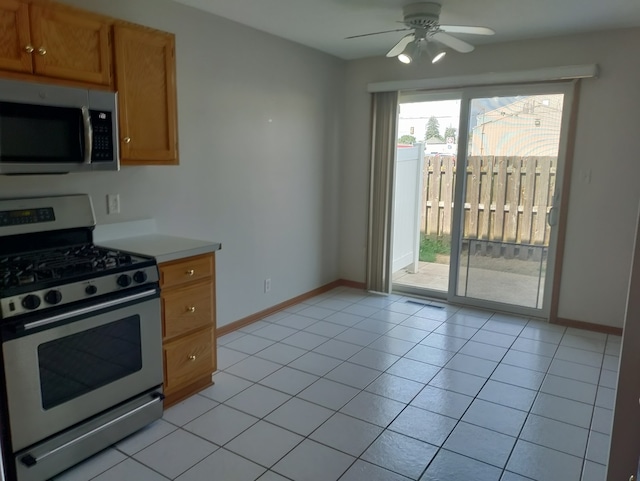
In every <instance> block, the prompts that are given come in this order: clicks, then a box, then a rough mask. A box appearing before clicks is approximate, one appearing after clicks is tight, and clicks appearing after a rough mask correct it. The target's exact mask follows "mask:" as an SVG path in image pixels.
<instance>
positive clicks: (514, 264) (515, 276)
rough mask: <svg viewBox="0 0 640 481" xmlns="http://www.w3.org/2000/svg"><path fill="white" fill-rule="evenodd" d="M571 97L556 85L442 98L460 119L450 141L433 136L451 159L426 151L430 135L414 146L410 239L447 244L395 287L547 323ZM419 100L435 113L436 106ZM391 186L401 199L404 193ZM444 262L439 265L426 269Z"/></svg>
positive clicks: (565, 86) (567, 87) (566, 86)
mask: <svg viewBox="0 0 640 481" xmlns="http://www.w3.org/2000/svg"><path fill="white" fill-rule="evenodd" d="M572 91H573V84H572V83H557V84H545V85H522V86H508V87H493V88H475V89H472V88H469V89H462V90H461V91H459V92H458V93H457V99H456V98H455V96H456V94H455V93H450V94H447V95H448V97H449V100H450V101H454V100H455V101H456V102H457V104H452V105H455V106H456V108H457V112H456V114H455V115H454V114H451V116H452V118H455V117H456V116H458V117H459V119H460V122H459V127H458V125H457V123H456V125H455V127H453V125H452V126H451V128H450V130H449V131H448V134H452V133H453V132H455V139H451V137H452V135H447V134H445V132H444V129H443V131H442V132H441V133H440V135H439V137H440V138H441V139H442V146H445V148H446V145H447V143H449V144H450V145H451V144H454V145H455V146H456V149H455V155H447V154H448V152H431V151H430V150H431V149H430V147H429V137H430V136H429V135H428V134H424V139H420V140H423V142H426V146H424V157H423V158H421V160H422V165H423V167H422V170H421V172H420V173H419V174H416V175H420V176H421V183H420V187H419V189H418V191H419V195H420V196H421V197H420V200H419V202H417V203H416V205H418V206H419V208H418V212H419V218H418V219H419V223H418V225H419V226H420V232H419V233H418V234H417V235H416V236H415V237H414V238H415V239H417V240H419V244H418V249H420V248H422V250H424V249H425V247H427V248H430V249H432V250H433V246H434V245H435V246H436V248H439V247H442V246H443V245H444V246H446V247H447V249H446V251H447V252H446V253H437V252H436V253H435V256H433V259H432V260H430V261H429V262H427V261H426V260H424V259H423V260H421V261H420V262H417V263H414V264H413V265H412V266H410V267H409V268H405V269H404V271H400V272H399V273H398V272H396V273H395V274H394V284H393V285H394V289H396V290H401V291H404V292H409V293H414V294H420V293H422V294H424V295H428V296H434V295H436V296H437V295H438V292H440V296H441V297H446V298H447V299H448V300H450V301H452V302H456V303H462V304H468V305H474V306H478V307H486V308H493V309H500V310H505V311H510V312H514V313H519V314H524V315H532V316H537V317H547V316H548V314H549V301H550V294H551V288H552V286H553V266H554V260H555V252H556V244H557V238H558V235H557V234H558V232H557V225H556V223H557V219H558V213H559V209H560V205H559V201H560V198H561V195H560V194H561V192H560V188H561V186H562V176H563V172H564V156H565V151H566V145H567V140H566V137H567V130H568V122H569V113H570V110H571V101H572ZM423 95H424V94H423ZM404 98H406V97H404ZM409 98H410V99H414V98H419V96H418V95H417V94H412V95H411V96H410V97H409ZM425 99H426V100H429V101H428V102H426V103H425V104H424V105H425V106H426V107H431V108H432V111H433V110H435V107H436V106H437V102H435V101H434V100H433V99H429V97H425ZM401 102H402V101H401ZM400 106H401V115H402V106H403V103H401V105H400ZM428 119H429V117H427V124H428V123H429V120H428ZM431 123H432V124H433V123H434V122H433V121H431ZM399 125H400V126H402V117H401V118H400V122H399ZM425 127H426V124H425ZM421 134H422V133H421ZM431 138H432V142H433V136H431ZM399 140H403V139H399ZM404 140H410V139H407V138H405V139H404ZM401 148H402V145H401V143H399V147H398V149H399V150H400V149H401ZM419 148H420V149H422V148H423V147H422V146H420V147H419ZM398 158H401V156H400V155H399V156H398ZM396 167H397V168H398V166H396ZM404 177H406V173H405V175H404ZM443 179H444V180H443ZM446 179H450V181H449V182H450V183H449V184H448V183H447V182H446ZM396 184H397V179H396ZM395 188H396V195H398V194H397V192H398V191H399V189H402V186H398V185H396V186H395ZM404 192H405V193H406V190H404ZM447 213H449V215H447ZM412 215H413V214H412ZM396 234H397V233H394V239H395V238H396ZM430 254H431V253H430ZM416 259H417V257H416ZM442 259H446V261H447V262H446V266H442V265H440V266H437V265H436V266H434V265H430V263H431V264H437V263H438V260H440V261H442ZM434 267H435V268H434ZM443 267H444V269H446V281H447V284H446V286H445V285H444V283H443V281H442V273H440V271H443ZM412 270H413V272H412ZM416 273H418V274H419V273H422V274H423V275H422V276H417V275H416ZM411 279H414V280H419V282H417V283H414V284H411Z"/></svg>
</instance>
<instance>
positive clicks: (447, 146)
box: [424, 137, 458, 155]
mask: <svg viewBox="0 0 640 481" xmlns="http://www.w3.org/2000/svg"><path fill="white" fill-rule="evenodd" d="M457 152H458V144H455V143H452V142H447V141H443V140H441V139H438V138H436V137H429V138H428V139H427V142H426V145H425V146H424V153H425V154H451V155H456V153H457Z"/></svg>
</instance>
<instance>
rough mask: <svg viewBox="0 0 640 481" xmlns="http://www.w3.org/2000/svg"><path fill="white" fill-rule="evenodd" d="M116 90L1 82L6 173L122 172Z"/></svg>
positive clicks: (0, 148)
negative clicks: (120, 169) (119, 155)
mask: <svg viewBox="0 0 640 481" xmlns="http://www.w3.org/2000/svg"><path fill="white" fill-rule="evenodd" d="M116 105H117V102H116V94H115V93H114V92H106V91H98V90H88V89H82V88H72V87H61V86H58V85H48V84H40V83H32V82H23V81H16V80H4V79H0V174H60V173H67V172H91V171H103V170H118V169H119V168H120V161H119V157H118V114H117V110H116V109H117V107H116Z"/></svg>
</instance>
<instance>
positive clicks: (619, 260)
mask: <svg viewBox="0 0 640 481" xmlns="http://www.w3.org/2000/svg"><path fill="white" fill-rule="evenodd" d="M639 44H640V29H629V30H619V31H613V32H602V33H595V34H588V35H575V36H567V37H560V38H551V39H544V40H531V41H522V42H513V43H505V44H496V45H492V46H484V47H478V48H477V49H476V50H475V51H474V52H473V53H471V54H465V55H463V54H452V55H448V56H447V58H446V59H445V60H444V61H443V62H442V63H441V64H438V65H432V64H429V63H428V62H425V63H422V64H419V65H410V66H406V65H402V64H400V63H399V62H397V60H395V59H386V58H383V57H380V58H371V59H364V60H360V61H352V62H349V64H348V65H347V81H346V82H347V83H346V90H345V105H346V114H345V139H348V142H345V145H344V151H343V163H344V165H343V171H342V174H343V176H344V178H343V183H342V190H341V205H342V218H341V229H340V234H341V237H340V244H341V252H340V276H341V277H344V278H347V279H352V280H355V281H363V280H364V279H365V248H366V228H367V202H368V197H367V196H368V186H369V166H368V164H369V149H370V141H369V118H370V96H369V94H367V93H366V86H367V83H370V82H381V81H389V80H409V79H418V78H429V77H446V76H452V75H465V74H478V73H486V72H497V71H513V70H527V69H533V68H542V67H552V66H562V65H576V64H586V63H597V64H599V65H600V66H601V69H602V74H601V76H600V78H598V79H593V80H586V81H583V84H582V95H581V99H580V111H579V116H578V122H577V136H576V144H577V145H576V152H575V159H574V173H573V176H572V182H571V195H570V199H569V211H568V214H569V220H568V225H567V238H566V250H565V257H564V261H563V274H562V280H561V291H560V305H559V313H558V315H559V316H560V317H562V318H567V319H573V320H579V321H585V322H592V323H597V324H604V325H608V326H616V327H622V324H623V319H624V311H625V305H626V293H627V286H628V281H629V273H630V265H631V255H632V251H633V239H634V233H635V231H634V227H635V224H636V214H637V211H636V209H637V206H638V201H639V200H640V188H638V179H640V158H639V157H640V154H639V152H640V135H639V134H638V116H639V115H640V114H639V111H638V106H639V105H640V87H639V84H638V79H639V78H640V57H639V56H638V55H637V45H639ZM603 139H611V140H612V142H607V141H603ZM582 169H590V170H591V171H592V175H591V183H589V184H587V183H585V182H583V181H581V180H580V176H579V172H580V170H582Z"/></svg>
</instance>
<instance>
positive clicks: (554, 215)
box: [547, 206, 558, 227]
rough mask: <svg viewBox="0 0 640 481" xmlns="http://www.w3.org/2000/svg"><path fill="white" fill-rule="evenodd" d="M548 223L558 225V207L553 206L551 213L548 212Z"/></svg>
mask: <svg viewBox="0 0 640 481" xmlns="http://www.w3.org/2000/svg"><path fill="white" fill-rule="evenodd" d="M547 223H548V224H549V225H550V226H552V227H553V226H554V225H558V208H557V207H555V206H553V207H551V209H549V213H548V214H547Z"/></svg>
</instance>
